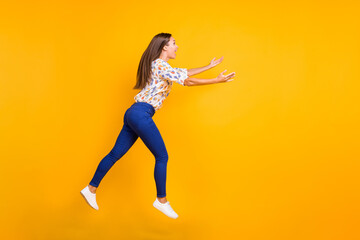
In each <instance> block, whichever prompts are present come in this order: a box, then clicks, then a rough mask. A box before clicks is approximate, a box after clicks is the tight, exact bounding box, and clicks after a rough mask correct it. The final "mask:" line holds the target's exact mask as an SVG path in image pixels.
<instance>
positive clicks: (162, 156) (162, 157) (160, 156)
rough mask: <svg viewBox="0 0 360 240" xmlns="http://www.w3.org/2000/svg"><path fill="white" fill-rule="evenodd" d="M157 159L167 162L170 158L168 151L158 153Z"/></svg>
mask: <svg viewBox="0 0 360 240" xmlns="http://www.w3.org/2000/svg"><path fill="white" fill-rule="evenodd" d="M155 159H156V161H160V162H167V161H168V160H169V155H168V153H167V152H164V153H162V154H158V155H156V156H155Z"/></svg>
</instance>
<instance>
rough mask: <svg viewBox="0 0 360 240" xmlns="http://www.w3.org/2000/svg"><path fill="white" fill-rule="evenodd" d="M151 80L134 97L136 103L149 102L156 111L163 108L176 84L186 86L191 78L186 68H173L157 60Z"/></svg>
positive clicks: (153, 64) (154, 63) (153, 62)
mask: <svg viewBox="0 0 360 240" xmlns="http://www.w3.org/2000/svg"><path fill="white" fill-rule="evenodd" d="M151 70H152V71H151V79H150V81H149V82H148V83H147V84H146V85H145V87H144V88H143V89H142V90H141V91H140V92H139V93H138V94H137V95H136V96H135V97H134V99H135V101H136V102H147V103H149V104H151V105H152V106H153V107H154V109H155V110H158V109H160V108H161V106H162V103H163V101H164V100H165V98H166V97H167V96H168V95H169V94H170V90H171V88H172V85H173V83H174V82H176V83H178V84H180V85H182V86H185V79H187V78H188V77H189V76H188V75H187V74H188V71H187V69H186V68H177V67H171V66H170V64H169V63H168V62H167V61H165V60H163V59H161V58H157V59H155V60H154V61H152V63H151Z"/></svg>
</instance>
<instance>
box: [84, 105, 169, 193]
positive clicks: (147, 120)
mask: <svg viewBox="0 0 360 240" xmlns="http://www.w3.org/2000/svg"><path fill="white" fill-rule="evenodd" d="M154 114H155V109H154V107H153V106H152V105H151V104H149V103H146V102H135V103H133V105H131V106H130V107H129V108H128V109H127V110H126V112H125V114H124V120H123V121H124V125H123V127H122V129H121V131H120V133H119V136H118V137H117V140H116V142H115V146H114V147H113V148H112V150H111V151H110V152H109V153H108V154H107V155H106V156H105V157H104V158H103V159H102V160H101V161H100V163H99V165H98V167H97V169H96V171H95V174H94V176H93V178H92V180H91V181H90V185H92V186H94V187H98V186H99V184H100V181H101V180H102V179H103V177H104V176H105V174H106V173H107V172H108V171H109V170H110V168H111V167H112V166H113V165H114V164H115V162H116V161H117V160H119V159H120V158H121V157H122V156H123V155H124V154H125V153H126V152H127V151H128V150H129V149H130V148H131V146H132V145H133V144H134V143H135V141H136V140H137V139H138V137H140V138H141V140H142V141H143V142H144V144H145V145H146V147H147V148H148V149H149V150H150V151H151V153H152V154H153V155H154V157H155V170H154V179H155V184H156V190H157V197H165V196H166V169H167V162H168V158H169V157H168V153H167V150H166V147H165V143H164V141H163V139H162V137H161V134H160V132H159V130H158V128H157V126H156V125H155V122H154V121H153V119H152V117H153V116H154Z"/></svg>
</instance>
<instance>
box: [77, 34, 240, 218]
mask: <svg viewBox="0 0 360 240" xmlns="http://www.w3.org/2000/svg"><path fill="white" fill-rule="evenodd" d="M177 49H178V46H177V45H176V43H175V39H174V38H173V37H172V35H171V34H169V33H159V34H157V35H156V36H154V37H153V39H152V40H151V42H150V44H149V45H148V47H147V48H146V50H145V52H144V53H143V55H142V57H141V59H140V63H139V67H138V71H137V81H136V85H135V86H134V88H133V89H141V90H140V92H139V93H138V94H136V96H135V97H134V100H135V102H134V103H133V104H132V105H131V106H130V107H129V108H128V109H127V110H126V112H125V114H124V118H123V122H124V125H123V127H122V129H121V131H120V133H119V136H118V137H117V140H116V142H115V146H114V147H113V148H112V150H111V151H110V152H109V153H108V154H107V155H106V156H105V157H104V158H103V159H102V160H101V161H100V163H99V165H98V167H97V169H96V171H95V174H94V176H93V178H92V179H91V181H90V182H89V184H88V185H87V186H86V187H85V188H84V189H82V190H81V192H80V193H81V195H82V196H83V197H84V198H85V200H86V202H87V203H88V204H89V205H90V206H91V207H92V208H94V209H96V210H99V207H98V205H97V202H96V189H97V188H98V186H99V184H100V182H101V180H102V179H103V178H104V176H105V174H106V173H107V172H108V171H109V170H110V168H111V167H112V166H113V165H114V164H115V162H116V161H118V160H119V159H120V158H121V157H122V156H123V155H124V154H125V153H126V152H127V151H128V150H129V149H130V148H131V146H132V145H133V144H134V143H135V141H136V140H137V139H138V137H140V138H141V140H142V141H143V142H144V144H145V145H146V147H147V148H148V149H149V150H150V151H151V153H152V154H153V155H154V157H155V169H154V179H155V184H156V190H157V196H156V199H155V201H154V203H153V206H154V207H155V208H156V209H158V210H160V211H161V212H162V213H164V214H165V215H166V216H168V217H171V218H177V217H178V214H177V213H176V212H175V211H174V210H173V209H172V207H171V206H170V202H169V201H167V199H166V171H167V162H168V153H167V150H166V147H165V144H164V141H163V138H162V136H161V134H160V132H159V130H158V128H157V126H156V124H155V122H154V121H153V119H152V117H153V116H154V114H155V112H156V111H158V110H159V109H160V108H161V107H162V104H163V102H164V100H165V99H166V97H167V96H168V95H169V93H170V90H171V88H172V85H173V83H174V82H176V83H178V84H180V85H182V86H197V85H205V84H214V83H223V82H229V81H232V80H233V79H232V78H233V77H235V72H232V73H230V74H228V75H223V73H224V72H225V71H226V70H225V71H223V72H221V73H220V74H219V75H218V76H217V77H216V78H212V79H200V78H193V77H191V76H193V75H196V74H199V73H201V72H204V71H206V70H209V69H210V68H213V67H215V66H216V65H218V64H219V63H221V62H222V60H223V57H221V58H220V59H218V60H215V58H213V59H212V60H211V62H210V63H209V64H208V65H206V66H204V67H199V68H192V69H187V68H176V67H171V66H170V65H169V63H168V60H169V59H175V58H176V53H175V52H176V51H177Z"/></svg>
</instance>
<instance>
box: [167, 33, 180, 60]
mask: <svg viewBox="0 0 360 240" xmlns="http://www.w3.org/2000/svg"><path fill="white" fill-rule="evenodd" d="M177 49H178V46H177V45H176V44H175V39H174V38H173V37H172V36H171V37H170V40H169V42H168V43H167V45H165V46H164V51H165V52H166V54H167V56H168V58H170V59H174V58H175V57H176V53H175V52H176V51H177Z"/></svg>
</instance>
